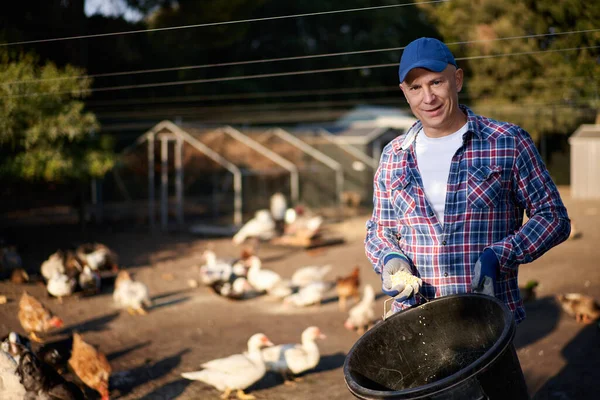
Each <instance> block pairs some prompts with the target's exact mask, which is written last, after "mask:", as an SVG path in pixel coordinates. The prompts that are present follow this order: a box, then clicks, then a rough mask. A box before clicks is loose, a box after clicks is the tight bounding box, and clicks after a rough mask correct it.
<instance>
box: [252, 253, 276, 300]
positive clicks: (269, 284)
mask: <svg viewBox="0 0 600 400" xmlns="http://www.w3.org/2000/svg"><path fill="white" fill-rule="evenodd" d="M247 262H248V264H250V268H249V269H248V282H250V284H251V285H252V286H254V288H255V289H256V290H258V291H261V292H262V291H267V292H268V291H269V290H271V289H272V288H274V287H275V286H276V285H277V284H279V282H280V281H281V276H279V274H277V273H276V272H274V271H271V270H268V269H262V262H261V260H260V258H258V256H250V257H249V258H248V260H247Z"/></svg>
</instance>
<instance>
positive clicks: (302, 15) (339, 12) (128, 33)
mask: <svg viewBox="0 0 600 400" xmlns="http://www.w3.org/2000/svg"><path fill="white" fill-rule="evenodd" d="M448 1H450V0H431V1H418V2H414V3H404V4H389V5H385V6H374V7H362V8H351V9H346V10H334V11H320V12H312V13H303V14H293V15H280V16H276V17H263V18H250V19H241V20H236V21H222V22H210V23H205V24H193V25H180V26H171V27H166V28H153V29H139V30H134V31H123V32H110V33H97V34H93V35H79V36H68V37H61V38H51V39H38V40H27V41H21V42H12V43H0V46H2V47H6V46H14V45H20V44H34V43H48V42H58V41H62V40H74V39H88V38H97V37H106V36H117V35H131V34H135V33H148V32H160V31H172V30H176V29H189V28H203V27H207V26H220V25H232V24H241V23H248V22H260V21H272V20H277V19H287V18H298V17H311V16H315V15H330V14H341V13H349V12H356V11H368V10H381V9H386V8H397V7H406V6H414V5H417V4H434V3H445V2H448Z"/></svg>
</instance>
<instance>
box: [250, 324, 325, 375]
mask: <svg viewBox="0 0 600 400" xmlns="http://www.w3.org/2000/svg"><path fill="white" fill-rule="evenodd" d="M325 338H326V336H325V335H324V334H323V333H321V330H320V329H319V328H318V327H316V326H310V327H308V328H306V329H305V330H304V331H303V332H302V336H301V341H302V343H301V344H281V345H278V346H272V347H267V348H265V349H263V350H262V357H263V360H264V361H265V365H266V367H267V370H268V371H272V372H275V373H278V374H280V375H281V376H282V377H283V379H284V382H285V383H286V384H289V383H292V382H293V381H294V380H298V379H297V378H294V377H293V375H298V374H300V373H302V372H305V371H308V370H310V369H312V368H314V367H316V366H317V364H319V360H320V358H321V355H320V353H319V347H318V346H317V344H316V343H315V340H316V339H325Z"/></svg>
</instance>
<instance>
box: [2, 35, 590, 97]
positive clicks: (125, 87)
mask: <svg viewBox="0 0 600 400" xmlns="http://www.w3.org/2000/svg"><path fill="white" fill-rule="evenodd" d="M596 48H600V46H583V47H571V48H567V49H551V50H535V51H524V52H517V53H504V54H489V55H484V56H470V57H460V58H456V60H457V61H463V60H481V59H486V58H499V57H512V56H524V55H532V54H540V53H558V52H565V51H573V50H584V49H596ZM397 65H398V64H397V63H386V64H372V65H360V66H354V67H341V68H326V69H313V70H307V71H291V72H277V73H268V74H256V75H240V76H229V77H221V78H208V79H192V80H185V81H169V82H159V83H145V84H137V85H123V86H110V87H100V88H90V89H84V90H81V91H80V92H81V93H92V92H107V91H116V90H131V89H142V88H152V87H166V86H180V85H192V84H200V83H214V82H231V81H238V80H245V79H263V78H274V77H281V76H295V75H309V74H318V73H326V72H341V71H352V70H359V69H375V68H384V67H392V66H397ZM70 93H72V91H63V92H36V93H27V94H21V95H10V96H3V97H0V98H13V97H31V96H40V95H61V94H70Z"/></svg>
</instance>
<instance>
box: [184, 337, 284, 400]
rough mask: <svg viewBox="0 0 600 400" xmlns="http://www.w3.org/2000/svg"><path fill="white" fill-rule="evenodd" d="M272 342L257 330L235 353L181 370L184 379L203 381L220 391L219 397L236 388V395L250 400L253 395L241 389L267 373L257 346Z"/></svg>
mask: <svg viewBox="0 0 600 400" xmlns="http://www.w3.org/2000/svg"><path fill="white" fill-rule="evenodd" d="M272 345H273V343H271V341H270V340H269V338H267V337H266V336H265V335H264V334H262V333H256V334H254V335H252V336H251V337H250V339H249V340H248V351H247V352H245V353H243V354H234V355H232V356H229V357H225V358H219V359H216V360H212V361H208V362H206V363H204V364H202V368H204V369H203V370H201V371H195V372H185V373H183V374H181V376H183V377H184V378H185V379H191V380H196V381H202V382H204V383H208V384H209V385H211V386H214V387H215V388H216V389H218V390H220V391H223V392H224V393H223V395H222V396H221V398H222V399H228V398H229V394H230V393H231V391H232V390H237V397H238V399H243V400H251V399H254V396H251V395H247V394H245V393H244V389H246V388H247V387H249V386H250V385H252V384H253V383H255V382H257V381H258V380H259V379H260V378H262V377H263V376H264V375H265V373H266V367H265V363H264V361H263V359H262V356H261V352H260V349H261V348H262V347H264V346H272Z"/></svg>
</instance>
